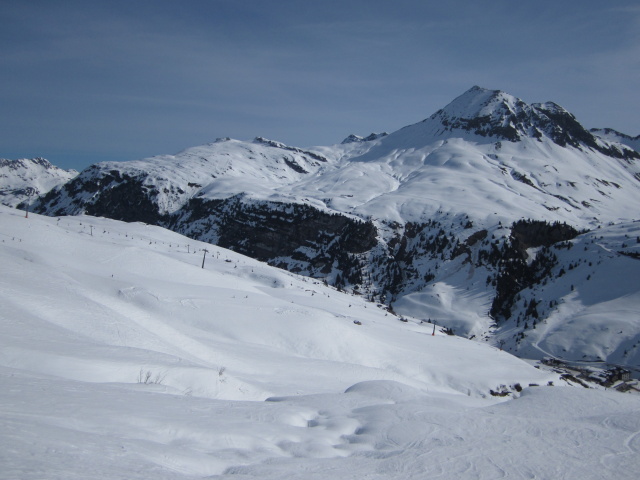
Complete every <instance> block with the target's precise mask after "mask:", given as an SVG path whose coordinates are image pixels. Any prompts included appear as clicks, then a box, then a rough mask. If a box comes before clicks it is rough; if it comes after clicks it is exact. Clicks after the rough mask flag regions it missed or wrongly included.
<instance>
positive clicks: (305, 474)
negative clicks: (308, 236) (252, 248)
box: [0, 207, 640, 479]
mask: <svg viewBox="0 0 640 480" xmlns="http://www.w3.org/2000/svg"><path fill="white" fill-rule="evenodd" d="M0 225H2V231H1V232H0V233H1V234H2V242H1V243H0V261H1V262H2V265H3V268H2V275H0V286H1V288H0V304H1V305H2V309H0V377H1V378H2V380H1V384H2V388H0V405H2V408H1V409H0V464H2V469H1V471H0V478H7V479H9V478H21V479H36V478H43V477H46V478H65V479H73V478H83V479H87V478H96V479H97V478H100V479H112V478H113V479H116V478H118V479H124V478H127V479H136V478H137V479H147V478H149V479H150V478H153V479H159V478H162V479H164V478H167V479H168V478H171V479H177V478H202V477H208V476H212V475H218V476H219V477H218V478H238V476H239V475H240V476H243V477H245V478H254V477H259V478H267V479H268V478H274V479H275V478H284V477H286V478H305V479H308V478H326V476H327V472H331V477H332V478H338V479H339V478H345V479H346V478H354V477H366V476H369V477H372V478H380V479H383V478H385V479H386V478H412V477H420V478H424V477H425V476H428V477H432V476H436V475H437V476H439V477H440V478H451V479H453V478H456V479H457V478H463V477H465V476H467V475H472V476H473V477H474V478H495V477H496V476H497V475H500V474H501V475H506V476H514V475H522V473H523V472H527V475H530V476H537V477H542V478H550V477H554V478H569V477H576V476H579V477H581V478H585V479H588V478H602V477H609V476H612V475H614V473H615V475H616V477H617V478H635V472H637V470H638V467H639V466H640V463H639V460H638V459H639V458H640V456H638V453H639V451H640V444H639V443H638V441H637V439H638V438H640V437H639V432H640V423H638V421H637V420H638V419H639V418H640V415H639V413H640V411H639V410H638V401H637V398H636V397H634V396H630V395H622V394H619V393H616V392H605V391H602V390H585V389H583V388H582V387H578V388H572V387H564V388H561V387H559V386H558V385H566V383H565V382H563V381H560V380H559V379H558V376H557V374H554V373H551V372H545V371H543V370H538V369H535V368H533V367H531V366H529V365H528V364H526V363H524V362H522V361H521V360H518V359H516V358H515V357H513V356H511V355H510V354H508V353H506V352H504V351H499V350H498V349H496V348H493V347H489V346H487V345H483V344H478V343H475V342H471V341H468V340H464V339H461V338H458V337H451V336H448V335H444V334H441V333H440V332H439V331H438V330H436V332H435V335H431V333H432V331H433V330H432V325H431V324H420V323H419V322H417V321H415V320H413V319H409V321H407V322H400V321H399V320H398V318H397V317H395V316H393V315H391V314H390V313H388V312H386V311H385V310H383V309H381V308H378V307H376V305H375V304H372V303H369V302H366V301H364V299H362V298H357V297H352V296H348V295H345V294H341V293H339V292H337V291H336V290H335V289H332V288H329V287H325V286H323V285H322V284H320V282H317V281H314V280H311V279H308V278H303V277H297V276H294V275H292V274H290V273H287V272H284V271H281V270H276V269H273V268H271V267H268V266H266V265H264V264H262V263H259V262H257V261H254V260H252V259H249V258H247V257H243V256H241V255H238V254H236V253H233V252H230V251H226V250H224V249H220V248H218V247H212V246H211V245H207V244H203V243H200V242H197V241H194V240H191V239H188V238H185V237H182V236H180V235H178V234H176V233H172V232H169V231H166V230H163V229H161V228H158V227H154V226H150V225H145V224H141V223H133V224H125V223H121V222H116V221H112V220H107V219H102V218H95V217H87V216H79V217H60V218H47V217H40V216H38V215H30V216H29V219H25V218H24V217H23V216H22V215H21V214H20V213H19V212H16V211H15V210H13V209H9V208H7V207H0ZM204 249H206V250H208V251H207V252H205V251H204ZM204 254H206V256H204ZM203 260H204V268H202V261H203ZM548 382H553V383H554V384H555V385H556V386H555V387H547V386H545V385H546V384H547V383H548ZM516 384H518V385H516ZM532 384H538V385H541V386H540V387H533V386H530V385H532ZM501 385H502V387H501ZM520 387H523V388H524V390H523V391H522V392H521V393H518V390H520ZM490 389H492V390H494V391H505V392H510V395H508V396H505V397H501V396H492V395H489V394H488V393H489V390H490ZM505 432H508V435H507V437H505ZM505 441H507V442H508V447H509V448H505Z"/></svg>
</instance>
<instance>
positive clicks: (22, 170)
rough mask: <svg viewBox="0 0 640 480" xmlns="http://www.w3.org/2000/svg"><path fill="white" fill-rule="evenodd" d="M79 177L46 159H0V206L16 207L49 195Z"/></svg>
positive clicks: (75, 173)
mask: <svg viewBox="0 0 640 480" xmlns="http://www.w3.org/2000/svg"><path fill="white" fill-rule="evenodd" d="M76 175H78V172H76V171H75V170H63V169H61V168H58V167H56V166H55V165H52V164H51V163H50V162H49V161H48V160H45V159H44V158H31V159H27V158H21V159H18V160H7V159H4V158H0V204H2V205H7V206H9V207H16V206H17V205H19V204H20V203H22V202H24V201H25V200H27V199H29V198H31V197H34V198H35V197H36V196H38V195H42V194H45V193H47V192H48V191H49V190H51V189H52V188H54V187H57V186H59V185H63V184H64V183H66V182H68V181H69V180H71V179H72V178H73V177H75V176H76Z"/></svg>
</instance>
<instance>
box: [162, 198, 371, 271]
mask: <svg viewBox="0 0 640 480" xmlns="http://www.w3.org/2000/svg"><path fill="white" fill-rule="evenodd" d="M168 226H169V227H171V228H172V229H174V230H177V231H183V233H185V234H187V235H189V236H192V237H193V238H199V239H203V240H208V241H211V240H214V241H215V243H217V244H218V245H220V246H223V247H225V248H229V249H231V250H234V251H237V252H239V253H242V254H244V255H248V256H250V257H253V258H257V259H258V260H262V261H265V262H268V263H271V264H273V265H277V266H279V267H282V268H287V269H289V270H291V271H293V272H296V273H304V274H306V275H310V276H315V277H321V278H323V277H326V276H328V275H329V274H330V273H332V272H333V271H334V269H335V270H336V271H339V272H342V271H343V270H349V269H350V263H351V262H350V261H349V256H350V255H353V254H360V253H363V252H366V251H368V250H371V249H372V248H373V247H374V246H375V245H376V243H377V239H376V234H377V230H376V228H375V226H374V225H373V223H372V222H370V221H369V222H365V221H362V220H360V219H357V218H352V217H348V216H345V215H339V214H336V213H328V212H325V211H321V210H318V209H316V208H313V207H311V206H309V205H302V204H284V203H278V202H258V201H255V200H254V201H245V199H244V198H243V197H242V196H236V197H233V198H230V199H225V200H202V199H193V200H191V201H190V202H189V204H188V205H187V206H186V207H185V208H184V209H183V210H182V211H181V212H180V213H179V215H175V216H173V217H171V218H170V219H169V223H168Z"/></svg>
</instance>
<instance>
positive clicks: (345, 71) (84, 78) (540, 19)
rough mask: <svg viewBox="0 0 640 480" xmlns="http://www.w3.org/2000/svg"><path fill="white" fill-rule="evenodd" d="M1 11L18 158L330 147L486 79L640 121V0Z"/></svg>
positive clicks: (15, 3)
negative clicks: (258, 143)
mask: <svg viewBox="0 0 640 480" xmlns="http://www.w3.org/2000/svg"><path fill="white" fill-rule="evenodd" d="M0 25H1V28H0V106H1V110H0V111H1V115H0V157H3V158H19V157H33V156H42V157H45V158H47V159H49V160H50V161H52V162H53V163H54V164H56V165H58V166H61V167H63V168H76V169H81V168H84V167H86V166H88V165H89V164H91V163H95V162H98V161H103V160H132V159H136V158H142V157H146V156H151V155H156V154H164V153H176V152H178V151H180V150H182V149H184V148H187V147H190V146H194V145H199V144H203V143H207V142H211V141H213V140H215V139H216V138H217V137H232V138H237V139H242V140H250V139H252V138H254V137H255V136H258V135H260V136H264V137H267V138H272V139H274V140H278V141H282V142H284V143H287V144H290V145H295V146H300V147H308V146H312V145H330V144H333V143H338V142H340V141H341V140H342V139H343V138H344V137H346V136H347V135H349V134H350V133H356V134H359V135H367V134H369V133H371V132H380V131H389V132H390V131H394V130H397V129H399V128H401V127H403V126H405V125H408V124H411V123H415V122H417V121H420V120H422V119H424V118H426V117H428V116H430V115H431V114H432V113H434V112H435V111H436V110H438V109H439V108H442V107H443V106H445V105H446V104H447V103H449V102H450V101H451V100H453V99H454V98H455V97H456V96H458V95H460V94H462V93H463V92H464V91H466V90H467V89H469V88H470V87H471V86H473V85H480V86H482V87H486V88H490V89H501V90H505V91H507V92H508V93H511V94H512V95H515V96H517V97H519V98H522V99H523V100H524V101H526V102H529V103H531V102H544V101H548V100H550V101H554V102H556V103H559V104H560V105H562V106H564V107H565V108H567V109H568V110H569V111H571V112H572V113H573V114H574V115H576V117H577V119H578V120H579V121H580V122H581V123H583V124H584V125H585V126H586V127H611V128H615V129H617V130H620V131H622V132H624V133H627V134H630V135H637V134H639V133H640V122H639V121H638V112H639V111H640V95H639V94H638V85H640V5H638V4H637V2H636V1H612V2H603V1H601V0H600V1H591V0H563V1H557V0H554V1H546V0H542V1H536V2H513V0H511V1H491V2H477V1H462V0H460V1H456V0H449V1H447V2H442V1H440V2H431V1H427V0H423V1H403V0H394V1H377V0H369V1H350V0H342V1H333V0H327V1H322V0H316V1H307V0H298V1H290V0H273V1H272V0H261V1H258V0H209V1H205V0H181V1H177V0H176V1H168V0H153V1H151V0H149V1H147V0H136V1H131V0H127V1H120V0H108V1H92V0H82V1H74V0H65V1H64V2H62V1H53V0H43V1H32V0H0Z"/></svg>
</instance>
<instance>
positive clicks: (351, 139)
mask: <svg viewBox="0 0 640 480" xmlns="http://www.w3.org/2000/svg"><path fill="white" fill-rule="evenodd" d="M387 135H389V134H388V133H387V132H382V133H371V134H370V135H368V136H366V137H361V136H360V135H355V134H353V133H352V134H351V135H349V136H348V137H347V138H345V139H344V140H343V141H342V142H341V144H342V145H346V144H348V143H363V142H370V141H372V140H378V139H379V138H383V137H386V136H387Z"/></svg>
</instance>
